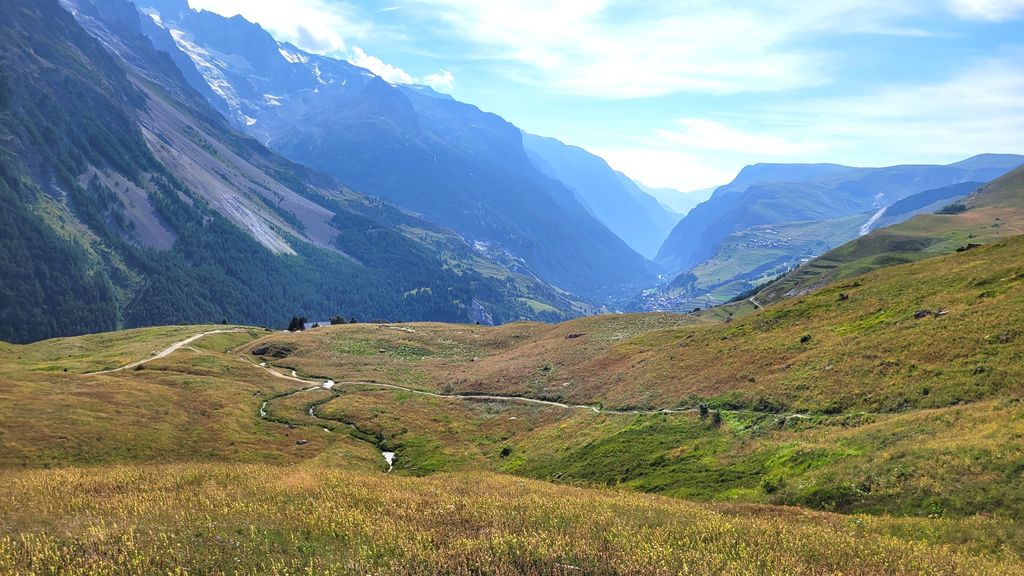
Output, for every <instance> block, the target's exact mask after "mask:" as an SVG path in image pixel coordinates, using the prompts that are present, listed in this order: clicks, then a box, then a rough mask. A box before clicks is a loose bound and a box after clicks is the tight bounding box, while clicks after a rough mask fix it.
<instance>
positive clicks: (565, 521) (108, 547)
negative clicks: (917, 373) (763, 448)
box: [0, 465, 1024, 575]
mask: <svg viewBox="0 0 1024 576" xmlns="http://www.w3.org/2000/svg"><path fill="white" fill-rule="evenodd" d="M0 478H2V479H3V482H0V504H2V505H0V523H2V524H3V525H4V526H5V527H8V528H13V529H14V530H15V531H16V532H15V533H14V534H10V535H4V536H2V537H0V571H2V572H4V573H7V574H56V573H59V574H64V575H86V574H88V575H92V574H115V573H118V574H124V573H132V574H169V573H175V574H177V573H197V574H199V573H202V574H299V573H302V574H307V573H308V574H339V575H341V574H424V575H425V574H452V575H464V574H465V575H469V574H494V575H512V574H531V575H532V574H597V575H612V574H638V575H668V574H683V573H686V574H698V575H699V574H708V575H710V574H751V575H755V574H765V575H768V574H794V575H800V574H807V575H810V574H844V573H846V574H862V575H873V574H877V575H881V574H978V575H982V574H997V573H998V574H1008V575H1010V574H1021V573H1024V572H1022V567H1021V564H1020V563H1019V559H1018V558H1017V557H1016V556H1015V555H1013V554H1012V553H1009V552H1007V551H1005V549H1004V547H1005V546H1006V545H1007V544H1008V543H1010V542H1012V538H1013V536H1012V534H1013V527H1012V526H1010V525H1008V524H1007V523H1005V522H1001V521H998V520H992V519H983V518H977V519H971V520H955V521H943V520H894V519H886V518H874V517H860V516H858V517H842V516H835V515H830V514H824V513H811V512H804V511H800V510H796V509H783V508H769V507H753V506H720V507H708V506H703V505H697V504H690V503H686V502H681V501H678V500H670V499H664V498H656V497H650V496H642V495H635V494H628V493H621V492H612V491H594V490H581V489H576V488H570V487H559V486H554V485H550V484H544V483H538V482H533V481H527V480H521V479H513V478H510V477H507V476H494V475H481V474H467V475H439V476H434V477H432V478H429V479H407V478H398V477H395V476H387V475H381V474H377V475H366V474H355V473H351V472H345V471H340V470H326V469H322V468H316V467H308V466H297V467H288V468H279V467H268V466H252V465H249V466H238V465H177V466H143V467H108V468H103V469H99V470H97V469H65V470H60V471H32V472H4V473H0Z"/></svg>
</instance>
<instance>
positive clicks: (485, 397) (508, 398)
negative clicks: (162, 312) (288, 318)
mask: <svg viewBox="0 0 1024 576" xmlns="http://www.w3.org/2000/svg"><path fill="white" fill-rule="evenodd" d="M243 360H245V359H244V358H243ZM245 362H246V363H248V364H250V365H252V366H254V367H256V368H262V369H263V370H266V371H267V372H269V373H270V374H271V375H272V376H274V377H277V378H282V379H284V380H291V381H292V382H300V383H302V384H314V385H316V384H318V385H319V386H320V387H326V386H325V382H320V381H319V380H310V379H308V378H299V377H295V376H288V375H286V374H282V373H280V372H278V371H277V370H274V369H273V368H271V367H269V366H259V365H256V364H253V363H252V362H249V361H248V360H245ZM326 382H329V383H331V386H330V388H337V387H341V386H367V387H371V388H383V389H386V390H399V391H402V392H408V393H410V394H417V395H420V396H427V397H429V398H442V399H445V400H485V401H492V402H512V403H517V404H534V405H538V406H550V407H552V408H562V409H563V410H588V411H590V412H594V413H595V414H637V415H639V414H688V413H692V412H696V411H697V409H696V408H681V409H678V410H668V409H664V410H607V409H603V408H598V407H597V406H589V405H586V404H565V403H562V402H554V401H551V400H539V399H537V398H528V397H526V396H497V395H491V394H441V393H438V392H428V391H426V390H417V389H415V388H406V387H405V386H399V385H397V384H382V383H380V382H338V383H335V382H334V381H332V380H326Z"/></svg>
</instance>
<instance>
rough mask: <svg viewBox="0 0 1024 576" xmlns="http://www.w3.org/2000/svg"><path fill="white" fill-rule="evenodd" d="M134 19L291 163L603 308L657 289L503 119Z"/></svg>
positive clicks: (156, 15)
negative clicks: (645, 288)
mask: <svg viewBox="0 0 1024 576" xmlns="http://www.w3.org/2000/svg"><path fill="white" fill-rule="evenodd" d="M103 1H105V2H111V1H113V0H103ZM139 7H140V8H142V9H143V11H144V12H145V13H147V14H148V16H147V17H146V18H145V20H146V23H145V26H146V27H145V30H146V33H147V34H148V35H149V36H150V37H151V38H152V39H153V42H154V43H155V44H156V45H157V46H159V47H160V48H161V49H164V50H171V51H174V52H177V54H172V58H173V59H174V60H175V62H177V63H178V65H179V66H181V67H183V69H184V70H185V77H186V79H187V80H188V81H189V82H190V83H191V84H192V85H193V87H194V88H196V90H198V91H199V92H200V93H202V94H203V95H204V96H205V97H206V98H207V99H208V100H209V101H210V102H211V104H212V105H213V106H214V107H216V108H217V109H218V110H220V111H221V112H222V113H224V114H225V115H226V117H228V118H229V119H230V120H231V121H232V123H233V124H234V125H235V127H236V128H239V129H241V130H244V131H245V132H247V133H248V134H250V135H252V136H254V137H256V138H257V139H259V140H261V141H262V142H264V143H266V144H268V145H269V146H270V147H272V148H274V149H275V150H277V151H279V152H280V153H282V154H284V155H285V156H287V157H288V158H290V159H292V160H294V161H297V162H300V163H302V164H305V165H308V166H311V167H313V168H315V169H318V170H322V171H323V172H326V173H328V174H330V175H332V176H335V177H337V178H339V179H340V180H341V181H343V182H345V183H346V184H348V185H349V186H351V187H353V188H355V189H357V190H359V191H361V192H364V193H367V194H371V195H374V196H378V197H381V198H385V199H388V200H391V201H393V202H395V203H397V204H398V205H400V206H402V207H403V208H406V209H409V210H412V211H414V212H415V213H417V214H420V215H422V216H423V217H425V218H426V219H428V220H430V221H433V222H435V223H437V224H440V225H443V226H445V227H449V228H452V229H454V230H455V231H456V232H458V233H459V234H460V235H461V236H462V237H463V238H464V239H466V240H467V241H468V242H469V243H470V244H471V245H473V246H476V247H478V248H479V251H480V253H481V254H484V255H487V256H488V257H492V258H498V259H503V260H506V261H513V262H517V263H518V264H519V265H520V266H521V267H522V269H523V270H524V271H528V272H529V273H533V274H536V275H537V276H538V277H540V278H542V279H543V280H545V281H547V282H549V283H552V284H555V285H557V286H558V287H560V288H562V289H565V290H568V291H571V292H574V293H578V294H581V295H584V296H587V297H591V298H600V299H605V300H608V299H610V298H614V297H615V296H616V295H625V294H628V292H629V289H630V288H629V286H635V285H637V284H642V283H643V281H644V279H647V278H650V277H651V275H652V269H651V268H650V266H649V265H648V263H647V262H646V261H645V259H644V258H643V257H642V256H640V255H639V254H637V253H636V252H635V251H633V250H632V249H630V247H629V246H628V245H627V244H626V243H625V242H623V241H622V240H621V239H620V238H618V237H617V236H615V234H614V233H612V232H611V231H610V230H608V228H607V227H606V226H605V225H603V224H602V223H601V222H599V221H598V219H597V218H595V217H594V216H593V215H592V214H591V213H590V212H588V210H587V209H586V208H584V207H583V206H582V205H581V204H580V202H579V201H578V200H577V198H576V195H575V194H573V192H572V191H570V190H569V189H568V188H567V187H566V186H565V185H563V184H562V183H561V182H559V181H557V180H556V179H554V178H551V177H550V176H548V175H546V174H544V173H543V172H542V171H541V170H539V169H537V167H536V166H535V165H534V163H533V162H532V161H531V160H530V157H529V155H528V154H527V152H526V150H525V149H524V146H523V137H522V134H521V133H520V131H519V129H518V128H516V127H515V126H513V125H511V124H509V123H508V122H506V121H505V120H503V119H502V118H500V117H498V116H496V115H494V114H488V113H485V112H482V111H481V110H479V109H478V108H476V107H474V106H471V105H468V104H464V103H461V102H458V101H455V100H454V99H452V98H450V97H448V96H445V95H441V94H438V93H436V92H434V91H432V90H430V89H428V88H424V87H417V86H398V85H392V84H389V83H388V82H385V81H384V80H382V79H381V78H379V77H377V76H374V75H373V74H372V73H370V72H368V71H367V70H364V69H361V68H358V67H356V66H353V65H351V64H349V63H348V62H344V61H341V60H336V59H333V58H328V57H323V56H318V55H315V54H310V53H308V52H305V51H303V50H300V49H298V48H297V47H295V46H293V45H291V44H288V43H280V42H277V41H276V40H275V39H274V38H273V37H272V36H271V35H270V34H269V33H267V32H266V31H265V30H263V29H262V28H261V27H260V26H258V25H256V24H252V23H249V22H247V21H245V20H244V19H242V18H241V17H234V18H224V17H222V16H219V15H217V14H214V13H212V12H205V11H202V12H197V11H194V10H191V9H189V8H188V6H187V5H186V4H185V3H184V2H183V1H182V0H152V1H147V2H144V3H140V6H139Z"/></svg>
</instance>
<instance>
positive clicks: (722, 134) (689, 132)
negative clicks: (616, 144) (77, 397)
mask: <svg viewBox="0 0 1024 576" xmlns="http://www.w3.org/2000/svg"><path fill="white" fill-rule="evenodd" d="M675 124H676V127H677V129H675V130H668V129H662V130H658V131H657V135H658V137H659V138H660V139H662V140H664V141H666V142H671V143H674V144H681V145H684V146H689V147H693V148H702V149H706V150H723V151H730V152H740V153H744V154H759V155H763V156H793V155H797V154H805V153H808V152H810V151H814V150H819V149H821V147H822V145H821V144H817V143H809V142H807V143H805V142H790V141H788V140H786V139H784V138H780V137H778V136H772V135H765V134H757V133H753V132H744V131H742V130H738V129H736V128H732V127H729V126H726V125H725V124H722V123H721V122H716V121H714V120H707V119H703V118H681V119H679V120H676V122H675Z"/></svg>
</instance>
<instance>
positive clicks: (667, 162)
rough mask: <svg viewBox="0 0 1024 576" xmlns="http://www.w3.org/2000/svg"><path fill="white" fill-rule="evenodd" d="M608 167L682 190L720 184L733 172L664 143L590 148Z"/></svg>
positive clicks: (650, 184) (659, 186) (665, 186)
mask: <svg viewBox="0 0 1024 576" xmlns="http://www.w3.org/2000/svg"><path fill="white" fill-rule="evenodd" d="M592 152H593V153H594V154H597V155H598V156H600V157H602V158H604V159H605V161H607V162H608V165H609V166H611V167H612V168H614V169H616V170H618V171H620V172H622V173H623V174H626V175H628V176H630V177H631V178H636V179H638V180H640V181H641V182H643V183H644V184H646V185H647V186H650V187H652V188H674V189H676V190H682V191H684V192H686V191H690V190H702V189H704V188H710V187H712V186H721V185H723V184H727V183H728V182H730V181H731V180H732V179H733V178H734V177H735V176H736V172H735V171H733V170H730V169H728V168H725V169H723V168H720V167H716V166H714V165H713V164H712V163H711V162H708V159H707V158H705V157H702V156H700V155H697V154H690V153H687V152H684V151H680V150H672V149H666V148H664V147H660V148H659V147H657V146H656V145H653V146H651V147H644V146H638V147H628V148H608V149H600V150H592Z"/></svg>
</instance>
